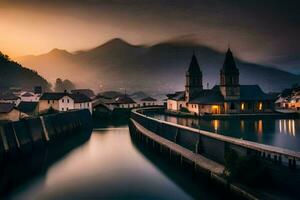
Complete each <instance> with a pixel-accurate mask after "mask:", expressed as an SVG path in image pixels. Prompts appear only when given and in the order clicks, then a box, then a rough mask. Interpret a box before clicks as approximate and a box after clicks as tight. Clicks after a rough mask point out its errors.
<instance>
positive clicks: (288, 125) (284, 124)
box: [279, 119, 296, 136]
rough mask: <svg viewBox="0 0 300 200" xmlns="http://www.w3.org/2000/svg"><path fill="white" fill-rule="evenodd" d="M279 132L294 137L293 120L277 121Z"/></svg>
mask: <svg viewBox="0 0 300 200" xmlns="http://www.w3.org/2000/svg"><path fill="white" fill-rule="evenodd" d="M279 132H280V133H284V134H289V135H292V136H295V135H296V127H295V120H293V119H288V120H285V119H284V120H279Z"/></svg>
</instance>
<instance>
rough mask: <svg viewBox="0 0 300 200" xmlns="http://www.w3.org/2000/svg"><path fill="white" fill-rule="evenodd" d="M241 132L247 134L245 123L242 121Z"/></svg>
mask: <svg viewBox="0 0 300 200" xmlns="http://www.w3.org/2000/svg"><path fill="white" fill-rule="evenodd" d="M241 132H245V121H244V120H241Z"/></svg>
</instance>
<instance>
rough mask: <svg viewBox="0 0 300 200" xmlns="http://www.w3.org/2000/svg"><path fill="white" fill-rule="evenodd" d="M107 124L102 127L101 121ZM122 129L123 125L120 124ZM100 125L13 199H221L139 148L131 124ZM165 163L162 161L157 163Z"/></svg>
mask: <svg viewBox="0 0 300 200" xmlns="http://www.w3.org/2000/svg"><path fill="white" fill-rule="evenodd" d="M102 123H103V122H102ZM121 124H122V123H121ZM102 125H103V126H101V125H99V124H98V125H97V129H96V130H94V131H93V133H92V135H91V137H90V139H89V140H88V141H87V142H85V143H83V144H81V145H79V146H78V147H77V148H75V149H73V150H72V151H70V152H69V153H68V154H65V156H64V157H63V158H62V159H60V160H56V162H55V163H53V165H51V166H49V167H48V168H47V169H45V171H44V173H43V174H41V175H38V176H36V177H35V178H33V179H31V180H29V181H28V182H27V183H26V184H24V185H23V186H22V187H19V188H17V189H15V190H14V191H13V193H11V194H10V195H9V197H11V198H17V199H193V198H201V199H221V196H220V195H219V194H218V193H217V192H216V191H215V190H214V188H211V189H207V186H206V185H207V183H206V184H202V185H199V184H198V183H196V182H195V181H194V179H193V176H190V177H187V176H186V174H183V173H176V171H177V170H176V169H174V168H173V167H172V165H171V164H168V163H163V162H160V161H157V160H156V159H155V158H158V156H157V155H156V154H153V152H152V150H150V151H148V150H146V149H144V150H141V149H140V148H137V147H136V146H135V145H134V144H133V143H132V140H131V138H130V134H129V130H128V127H127V125H122V126H117V127H116V126H114V125H110V124H105V123H103V124H102ZM158 159H160V158H158Z"/></svg>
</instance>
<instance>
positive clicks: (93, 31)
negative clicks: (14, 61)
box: [0, 0, 300, 64]
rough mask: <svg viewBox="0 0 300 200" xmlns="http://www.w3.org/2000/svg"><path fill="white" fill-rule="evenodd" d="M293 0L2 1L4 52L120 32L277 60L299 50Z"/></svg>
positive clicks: (134, 39) (132, 38) (88, 44)
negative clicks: (189, 40)
mask: <svg viewBox="0 0 300 200" xmlns="http://www.w3.org/2000/svg"><path fill="white" fill-rule="evenodd" d="M294 2H296V1H293V0H291V2H290V3H289V4H283V3H282V2H280V1H275V0H274V1H264V2H260V3H257V2H256V3H255V2H253V1H238V2H237V1H234V0H224V1H209V0H188V1H180V0H170V1H167V0H166V1H158V0H152V1H149V0H138V1H137V0H131V1H129V0H128V1H124V0H64V1H63V0H56V1H53V0H43V1H38V0H26V1H24V0H2V1H1V0H0V51H3V52H4V53H6V54H8V55H10V56H11V57H16V56H21V55H28V54H41V53H46V52H48V51H50V50H51V49H53V48H59V49H66V50H68V51H76V50H82V49H87V48H92V47H95V46H98V45H100V44H102V43H104V42H105V41H107V40H109V39H112V38H115V37H120V38H123V39H124V40H126V41H128V42H130V43H133V44H153V43H157V42H160V41H164V40H168V39H172V38H177V37H182V36H191V37H192V38H193V39H196V41H197V42H198V43H201V44H204V45H206V46H209V47H212V48H214V49H217V50H220V51H224V50H225V49H226V48H227V46H228V44H230V46H231V47H232V48H233V49H236V55H237V56H238V57H239V58H241V59H243V60H248V61H251V62H258V63H267V64H278V63H279V61H281V60H286V59H290V57H292V58H294V57H297V55H299V52H300V47H299V45H297V44H298V43H299V42H300V41H299V34H300V29H299V21H300V17H299V15H298V14H299V12H298V11H299V6H298V7H297V6H295V5H293V3H294ZM279 11H280V12H279ZM279 13H280V14H279ZM277 61H278V62H277ZM290 63H291V62H290Z"/></svg>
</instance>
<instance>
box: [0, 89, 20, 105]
mask: <svg viewBox="0 0 300 200" xmlns="http://www.w3.org/2000/svg"><path fill="white" fill-rule="evenodd" d="M20 102H21V98H20V97H18V96H16V95H15V94H13V93H12V92H3V93H1V94H0V103H12V104H14V105H15V106H18V105H19V103H20Z"/></svg>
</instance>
